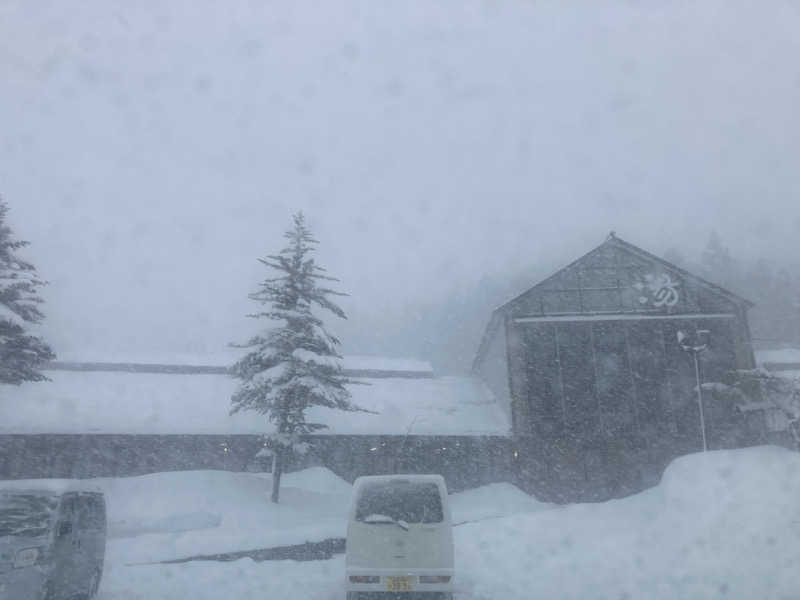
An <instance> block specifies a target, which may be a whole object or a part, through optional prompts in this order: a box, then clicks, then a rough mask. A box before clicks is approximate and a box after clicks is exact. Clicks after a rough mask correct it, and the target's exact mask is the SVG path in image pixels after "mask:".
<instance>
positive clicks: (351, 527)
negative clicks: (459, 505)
mask: <svg viewBox="0 0 800 600" xmlns="http://www.w3.org/2000/svg"><path fill="white" fill-rule="evenodd" d="M345 570H346V589H347V600H385V599H387V598H396V599H398V600H412V599H413V600H423V599H424V600H451V599H452V597H453V576H454V568H453V529H452V523H451V520H450V505H449V503H448V501H447V487H446V486H445V483H444V479H443V478H442V476H441V475H386V476H378V477H359V478H358V479H356V481H355V484H354V485H353V504H352V507H351V509H350V519H349V523H348V527H347V548H346V559H345Z"/></svg>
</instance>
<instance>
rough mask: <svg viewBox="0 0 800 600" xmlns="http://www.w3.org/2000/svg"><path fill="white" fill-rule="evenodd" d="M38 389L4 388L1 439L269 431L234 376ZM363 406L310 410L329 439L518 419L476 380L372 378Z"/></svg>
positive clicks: (457, 429) (468, 428)
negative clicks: (238, 392)
mask: <svg viewBox="0 0 800 600" xmlns="http://www.w3.org/2000/svg"><path fill="white" fill-rule="evenodd" d="M47 375H48V377H50V378H51V379H52V381H49V382H41V383H37V384H36V385H28V386H21V387H16V386H3V385H0V433H152V434H155V433H161V434H169V433H186V434H188V433H197V434H201V433H205V434H211V433H220V434H262V433H264V432H265V428H266V427H267V425H266V423H265V419H264V418H263V417H262V416H261V415H258V414H256V413H252V412H249V413H239V414H236V415H233V416H231V415H229V414H228V413H229V411H230V398H231V395H232V394H233V391H234V390H235V387H236V384H237V382H236V381H235V380H234V379H232V378H231V377H228V376H226V375H196V374H192V375H186V374H156V373H109V372H72V371H50V372H48V373H47ZM361 381H362V383H363V384H364V385H352V386H351V387H350V389H351V392H352V395H353V402H354V403H356V404H357V405H359V406H361V407H362V408H366V409H368V410H370V411H372V412H371V413H366V412H359V413H344V412H342V411H336V410H330V409H327V408H324V407H313V408H312V409H310V410H309V411H308V412H307V415H308V418H309V420H310V421H317V422H321V423H326V424H327V425H328V429H325V430H322V432H321V433H326V434H328V433H329V434H345V435H347V434H370V435H392V434H393V435H405V434H406V433H408V432H411V433H413V434H417V435H425V434H430V435H432V434H438V435H466V434H475V435H505V434H507V433H508V432H509V430H510V426H509V420H508V417H507V414H506V412H505V410H504V408H503V407H502V406H501V405H500V404H499V403H498V402H497V401H496V400H495V398H494V396H493V395H492V393H491V392H490V391H489V389H488V388H487V387H486V386H485V385H484V384H483V383H482V382H481V381H479V380H477V379H474V378H471V377H430V378H422V379H405V378H386V379H363V380H361Z"/></svg>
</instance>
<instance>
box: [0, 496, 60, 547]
mask: <svg viewBox="0 0 800 600" xmlns="http://www.w3.org/2000/svg"><path fill="white" fill-rule="evenodd" d="M57 506H58V498H57V497H56V496H53V495H49V494H28V493H3V492H0V537H4V536H10V537H28V538H30V537H40V536H44V535H47V534H48V533H49V531H50V529H51V527H52V525H53V515H54V513H55V509H56V507H57Z"/></svg>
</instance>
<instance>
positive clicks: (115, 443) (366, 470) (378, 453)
mask: <svg viewBox="0 0 800 600" xmlns="http://www.w3.org/2000/svg"><path fill="white" fill-rule="evenodd" d="M262 443H263V442H262V438H261V436H257V435H228V436H225V435H116V434H87V435H70V434H39V435H25V434H19V435H0V479H38V478H94V477H131V476H136V475H145V474H147V473H156V472H163V471H188V470H199V469H211V470H226V471H269V469H270V466H271V465H270V462H269V460H264V461H260V460H259V459H255V458H254V457H255V455H256V453H257V452H258V451H259V449H260V448H261V446H262ZM312 444H313V451H312V452H310V453H309V454H308V455H307V456H306V457H304V458H298V459H296V460H295V463H294V464H293V465H292V467H290V468H291V469H298V468H303V467H305V466H311V465H322V466H325V467H328V468H329V469H331V470H332V471H333V472H334V473H336V474H337V475H339V476H340V477H342V478H344V479H346V480H347V481H353V480H354V479H355V478H356V477H358V476H359V475H380V474H388V473H440V474H442V475H443V476H444V478H445V480H446V481H447V485H448V487H449V488H450V489H451V490H454V491H458V490H463V489H467V488H471V487H477V486H480V485H485V484H487V483H492V482H497V481H509V480H512V479H513V473H512V471H511V469H512V467H513V465H512V460H511V456H512V455H511V452H512V443H511V439H510V438H508V437H502V436H485V437H480V436H474V437H468V436H407V437H406V436H322V435H320V436H314V437H313V442H312Z"/></svg>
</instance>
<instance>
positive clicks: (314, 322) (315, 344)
mask: <svg viewBox="0 0 800 600" xmlns="http://www.w3.org/2000/svg"><path fill="white" fill-rule="evenodd" d="M293 220H294V226H293V228H292V229H290V230H289V231H287V232H286V233H285V234H284V237H285V238H286V239H287V240H288V245H287V246H286V247H285V248H284V249H283V250H281V251H280V252H279V253H278V254H275V255H271V256H268V257H267V258H266V259H259V260H260V262H261V263H263V264H264V265H265V266H267V267H269V268H270V269H272V270H273V271H275V275H276V276H275V277H271V278H267V279H265V280H264V281H263V283H261V285H260V286H259V289H258V290H257V291H256V292H254V293H252V294H250V298H251V299H253V300H255V301H256V302H258V303H259V304H261V305H262V306H263V307H264V308H263V309H262V310H261V311H259V312H257V313H255V314H252V315H249V316H251V317H253V318H256V319H266V320H268V321H272V326H271V327H268V328H266V329H264V330H263V331H261V332H259V333H258V334H256V335H255V336H253V337H252V338H251V339H250V340H249V341H248V342H246V343H245V344H241V345H238V346H239V347H243V348H247V349H249V352H248V353H247V354H246V355H245V356H244V357H243V358H242V359H241V360H239V361H238V362H237V363H236V364H235V365H234V366H233V369H232V373H233V375H234V377H236V378H238V379H240V380H241V383H240V385H239V387H238V389H237V390H236V392H235V393H234V394H233V397H232V399H231V401H232V405H233V406H232V408H231V413H235V412H238V411H240V410H254V411H256V412H259V413H261V414H263V415H265V416H266V417H267V419H268V421H269V422H270V423H272V425H273V427H274V430H275V431H274V433H272V434H269V435H268V436H267V448H268V449H269V451H270V452H271V453H272V457H273V462H272V480H273V483H272V501H273V502H278V497H279V493H280V480H281V474H282V472H283V469H284V466H285V462H286V459H287V458H288V457H289V453H290V452H292V451H295V452H305V450H306V449H307V445H306V443H305V442H304V441H303V438H304V436H306V435H307V434H309V433H311V432H313V431H316V430H319V429H323V428H325V427H326V426H325V425H324V424H323V423H311V422H308V421H306V414H305V411H306V409H308V408H310V407H312V406H324V407H327V408H332V409H339V410H344V411H358V410H361V409H359V408H358V407H357V406H354V405H353V404H351V403H350V392H349V391H348V390H347V387H346V384H347V383H349V380H348V379H347V378H346V377H345V376H344V375H343V371H342V367H341V363H340V359H341V356H340V355H339V353H338V350H337V346H338V345H339V340H338V339H336V338H335V337H334V336H332V335H331V334H329V333H328V332H327V331H326V329H325V326H324V324H323V321H322V320H321V319H320V318H319V317H317V316H316V315H315V314H314V313H313V312H312V307H315V308H321V309H324V310H326V311H329V312H331V313H333V314H334V315H336V316H337V317H341V318H346V317H345V314H344V311H342V309H341V308H340V307H339V306H338V305H337V304H336V303H334V302H333V301H332V300H331V296H343V295H345V294H342V293H340V292H337V291H334V290H332V289H330V288H329V287H327V286H326V284H325V282H329V281H336V279H334V278H332V277H329V276H327V275H325V270H324V269H322V268H321V267H319V266H318V265H317V264H316V262H315V260H314V258H313V256H312V254H313V252H314V250H315V246H316V245H317V244H318V242H317V240H315V239H314V237H313V236H312V235H311V232H310V231H309V229H308V228H307V227H306V224H305V219H304V217H303V214H302V213H297V214H296V215H294V216H293Z"/></svg>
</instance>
